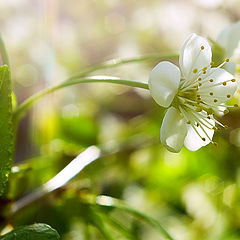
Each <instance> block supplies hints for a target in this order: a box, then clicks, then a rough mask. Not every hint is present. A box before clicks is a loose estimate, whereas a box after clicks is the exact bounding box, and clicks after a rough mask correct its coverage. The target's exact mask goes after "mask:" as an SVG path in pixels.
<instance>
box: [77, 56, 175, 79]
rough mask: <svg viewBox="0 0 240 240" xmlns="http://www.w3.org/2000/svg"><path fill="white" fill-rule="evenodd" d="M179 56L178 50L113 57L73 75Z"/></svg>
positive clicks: (85, 74) (82, 75)
mask: <svg viewBox="0 0 240 240" xmlns="http://www.w3.org/2000/svg"><path fill="white" fill-rule="evenodd" d="M178 57H179V53H177V52H171V53H169V52H168V53H161V54H149V55H145V56H140V57H133V58H126V59H112V60H110V61H107V62H105V63H102V64H99V65H96V66H93V67H90V68H88V69H86V70H84V71H82V72H79V73H76V74H74V75H73V78H74V77H78V78H79V77H85V76H87V75H88V74H89V73H92V72H95V71H97V70H100V69H106V68H114V67H118V66H120V65H124V64H128V63H140V62H144V61H151V60H161V59H176V58H178Z"/></svg>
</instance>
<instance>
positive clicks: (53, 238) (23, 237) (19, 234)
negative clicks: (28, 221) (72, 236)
mask: <svg viewBox="0 0 240 240" xmlns="http://www.w3.org/2000/svg"><path fill="white" fill-rule="evenodd" d="M0 239H1V240H58V239H60V237H59V234H58V233H57V231H56V230H54V229H53V228H51V227H50V226H48V225H47V224H42V223H38V224H33V225H29V226H24V227H18V228H16V229H14V230H12V231H11V232H9V233H7V234H5V235H3V236H2V237H0Z"/></svg>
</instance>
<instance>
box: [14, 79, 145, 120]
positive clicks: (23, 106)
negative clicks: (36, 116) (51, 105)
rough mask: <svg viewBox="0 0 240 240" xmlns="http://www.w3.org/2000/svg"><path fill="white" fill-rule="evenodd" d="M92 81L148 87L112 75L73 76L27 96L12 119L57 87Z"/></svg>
mask: <svg viewBox="0 0 240 240" xmlns="http://www.w3.org/2000/svg"><path fill="white" fill-rule="evenodd" d="M92 82H98V83H100V82H104V83H114V84H121V85H126V86H131V87H137V88H143V89H148V84H147V83H143V82H138V81H131V80H124V79H118V78H114V77H113V78H110V77H106V78H97V77H96V78H94V77H91V78H84V79H74V78H73V77H71V78H69V79H67V80H66V81H64V82H62V83H60V84H58V85H55V86H52V87H49V88H46V89H44V90H42V91H40V92H38V93H36V94H34V95H32V96H31V97H29V98H28V99H27V100H25V101H24V102H23V103H22V104H21V105H19V107H18V108H17V109H16V111H15V112H14V114H13V119H14V121H15V123H16V122H18V121H19V120H21V119H22V118H23V117H24V115H25V114H26V112H27V110H29V109H30V108H31V107H32V105H33V104H34V103H35V102H37V101H38V100H39V99H40V98H42V97H44V96H46V95H48V94H50V93H53V92H55V91H57V90H59V89H62V88H65V87H68V86H72V85H76V84H79V83H92Z"/></svg>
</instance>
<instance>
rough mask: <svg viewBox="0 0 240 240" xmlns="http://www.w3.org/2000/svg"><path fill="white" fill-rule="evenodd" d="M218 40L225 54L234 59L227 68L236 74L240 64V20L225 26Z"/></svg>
mask: <svg viewBox="0 0 240 240" xmlns="http://www.w3.org/2000/svg"><path fill="white" fill-rule="evenodd" d="M216 42H217V43H218V44H219V45H220V46H221V47H223V49H224V50H225V56H226V57H228V58H230V59H231V61H233V62H231V63H228V64H227V65H226V66H225V69H226V70H228V71H229V72H231V73H233V74H234V73H235V70H236V64H240V21H238V22H236V23H234V24H230V25H229V26H227V27H226V28H224V29H223V30H222V31H221V32H220V34H219V35H218V37H217V39H216ZM235 63H236V64H235Z"/></svg>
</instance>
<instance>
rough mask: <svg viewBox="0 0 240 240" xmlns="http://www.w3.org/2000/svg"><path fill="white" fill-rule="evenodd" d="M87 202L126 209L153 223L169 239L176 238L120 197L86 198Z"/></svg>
mask: <svg viewBox="0 0 240 240" xmlns="http://www.w3.org/2000/svg"><path fill="white" fill-rule="evenodd" d="M86 203H88V204H90V205H99V206H103V207H109V208H116V209H119V210H122V211H125V212H127V213H129V214H131V215H133V216H135V217H137V218H140V219H142V220H144V221H145V222H147V223H149V224H150V225H152V226H153V227H154V228H155V229H157V230H159V231H160V232H161V233H162V234H163V235H164V236H165V237H166V238H167V239H169V240H174V238H173V237H172V236H171V235H170V234H169V233H168V232H167V230H166V229H165V228H164V227H163V226H162V225H161V224H160V223H159V222H158V221H157V220H155V219H154V218H151V217H150V216H148V215H146V214H144V213H142V212H139V211H138V210H136V209H134V208H131V207H129V206H127V205H125V204H124V203H123V202H121V201H120V200H118V199H115V198H112V197H109V196H99V197H97V198H96V200H95V201H93V200H89V199H87V200H86Z"/></svg>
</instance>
